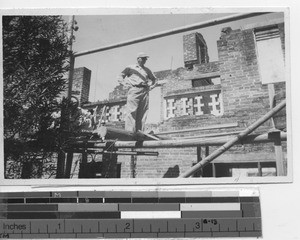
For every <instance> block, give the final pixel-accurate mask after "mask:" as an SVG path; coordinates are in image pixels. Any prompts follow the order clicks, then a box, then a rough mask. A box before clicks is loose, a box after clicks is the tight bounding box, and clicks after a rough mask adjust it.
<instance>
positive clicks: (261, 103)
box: [75, 22, 287, 178]
mask: <svg viewBox="0 0 300 240" xmlns="http://www.w3.org/2000/svg"><path fill="white" fill-rule="evenodd" d="M284 36H285V35H284V24H283V23H281V22H278V23H276V24H272V25H260V26H256V27H251V28H243V29H236V30H232V29H231V28H230V27H227V28H223V29H222V32H221V33H220V39H219V40H218V41H217V43H216V45H217V49H218V61H214V62H209V56H208V50H207V45H206V42H205V39H204V38H203V36H202V35H201V33H200V32H195V33H190V34H187V35H185V36H184V37H183V56H184V63H183V65H184V67H182V68H178V69H176V70H172V71H171V70H165V71H160V72H156V73H155V75H156V76H157V77H158V79H159V82H160V83H161V87H159V89H158V90H157V92H159V97H160V99H161V101H160V102H161V104H160V106H156V109H155V111H156V112H159V113H160V121H159V122H158V123H157V124H149V125H148V130H153V131H154V132H155V133H157V134H158V135H159V136H160V135H161V136H168V137H172V138H180V139H186V138H190V137H193V136H200V137H213V136H233V135H234V134H236V133H237V132H240V131H242V130H244V129H245V128H246V127H247V126H249V125H250V124H251V123H253V122H254V121H256V120H257V119H259V118H260V117H261V116H263V115H264V114H265V113H266V112H268V111H269V110H270V108H271V105H272V103H273V97H274V96H276V100H277V101H280V100H282V99H284V98H285V75H284V73H285V71H284V62H285V60H284V57H285V38H284ZM78 71H79V70H78ZM80 71H81V72H83V75H84V74H85V73H84V72H85V71H86V70H83V69H81V70H80ZM86 74H87V73H86ZM84 79H86V78H83V81H85V80H84ZM76 84H77V85H80V83H79V82H78V81H77V82H76ZM88 84H89V83H88ZM82 85H84V86H86V85H87V83H86V84H85V83H82ZM75 91H78V90H75ZM82 92H84V91H82ZM85 93H86V92H85ZM126 94H127V91H126V90H125V89H123V87H122V86H121V85H119V86H116V87H115V89H114V91H113V92H111V93H110V94H109V99H108V101H102V102H96V103H88V104H83V107H84V108H95V107H96V106H98V115H100V114H102V110H103V107H104V106H106V112H105V119H106V121H107V124H108V125H113V126H116V127H119V128H123V127H124V122H123V119H124V109H125V104H126ZM83 95H84V93H83V94H82V95H81V96H83ZM156 97H157V96H156ZM85 99H86V98H85ZM81 102H84V100H82V99H81ZM282 115H285V112H284V111H281V116H282ZM282 119H284V118H281V121H276V123H278V124H277V125H276V127H277V128H279V129H280V130H285V129H286V126H285V125H286V123H285V121H282ZM273 124H274V123H273V120H269V121H267V122H266V123H264V124H263V125H262V126H260V127H259V128H258V129H257V130H256V131H255V132H256V133H266V132H268V131H269V130H270V129H272V128H274V125H273ZM215 149H216V147H214V146H212V147H198V148H195V147H189V148H173V149H171V148H170V149H155V151H157V152H158V153H159V155H158V157H144V156H141V157H138V159H137V161H136V162H134V172H135V174H134V177H138V178H163V177H178V176H179V174H181V173H183V172H185V171H186V170H188V169H189V168H190V167H191V166H193V165H194V164H195V163H196V162H197V161H199V155H200V156H204V155H205V154H208V153H209V152H210V153H211V152H212V151H214V150H215ZM286 151H287V150H286V142H283V156H284V157H283V158H284V166H285V168H284V175H286V174H287V166H286V165H287V158H286ZM197 156H198V157H197ZM96 161H101V156H99V157H97V158H96ZM132 163H133V162H132V161H131V157H130V156H118V164H119V165H118V171H119V172H118V177H121V178H129V177H132V176H133V175H132V171H133V169H132V168H133V166H132ZM270 175H276V162H275V151H274V144H273V143H261V144H245V145H235V146H233V147H232V148H230V149H229V150H228V151H227V152H225V153H224V154H222V155H221V156H220V157H218V158H217V159H215V160H214V161H213V162H212V163H211V164H209V165H208V166H206V167H205V168H204V169H203V172H201V173H198V174H197V175H196V176H202V177H237V176H239V177H241V176H249V177H250V176H270Z"/></svg>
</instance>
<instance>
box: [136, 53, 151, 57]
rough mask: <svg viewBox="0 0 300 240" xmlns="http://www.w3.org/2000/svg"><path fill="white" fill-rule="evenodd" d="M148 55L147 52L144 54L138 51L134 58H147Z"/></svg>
mask: <svg viewBox="0 0 300 240" xmlns="http://www.w3.org/2000/svg"><path fill="white" fill-rule="evenodd" d="M148 57H149V55H148V54H146V53H144V52H140V53H138V55H137V57H136V58H148Z"/></svg>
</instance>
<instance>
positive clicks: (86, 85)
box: [72, 67, 91, 104]
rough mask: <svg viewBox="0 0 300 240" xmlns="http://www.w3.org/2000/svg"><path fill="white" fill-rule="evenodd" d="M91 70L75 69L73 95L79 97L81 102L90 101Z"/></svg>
mask: <svg viewBox="0 0 300 240" xmlns="http://www.w3.org/2000/svg"><path fill="white" fill-rule="evenodd" d="M90 81H91V70H89V69H87V68H85V67H81V68H76V69H74V75H73V85H72V95H73V96H75V97H77V98H78V100H79V102H80V103H81V104H82V103H86V102H88V101H89V93H90Z"/></svg>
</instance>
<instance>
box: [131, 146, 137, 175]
mask: <svg viewBox="0 0 300 240" xmlns="http://www.w3.org/2000/svg"><path fill="white" fill-rule="evenodd" d="M131 151H134V149H131ZM136 162H137V156H135V155H132V156H131V161H130V170H131V178H135V177H136Z"/></svg>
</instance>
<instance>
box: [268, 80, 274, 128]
mask: <svg viewBox="0 0 300 240" xmlns="http://www.w3.org/2000/svg"><path fill="white" fill-rule="evenodd" d="M268 91H269V102H270V109H272V108H273V107H275V106H274V97H275V87H274V84H273V83H270V84H268ZM270 121H271V127H272V128H275V123H274V119H273V118H270Z"/></svg>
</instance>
